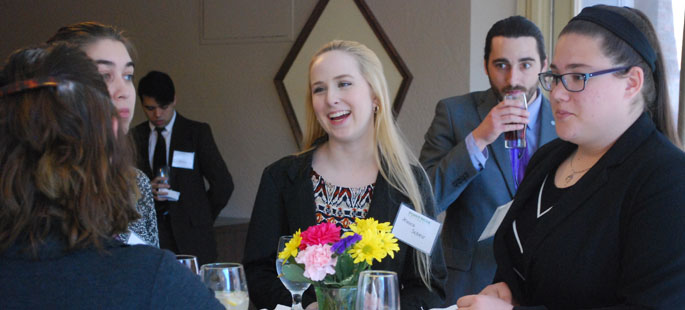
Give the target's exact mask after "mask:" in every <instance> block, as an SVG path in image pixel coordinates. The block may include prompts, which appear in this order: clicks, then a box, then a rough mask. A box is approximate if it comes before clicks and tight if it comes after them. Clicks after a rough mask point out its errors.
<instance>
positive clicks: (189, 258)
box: [176, 254, 198, 274]
mask: <svg viewBox="0 0 685 310" xmlns="http://www.w3.org/2000/svg"><path fill="white" fill-rule="evenodd" d="M176 260H177V261H178V262H179V263H181V265H183V266H186V267H187V268H188V269H190V271H192V272H193V273H194V274H198V270H197V257H196V256H193V255H185V254H178V255H176Z"/></svg>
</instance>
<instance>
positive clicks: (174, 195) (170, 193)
mask: <svg viewBox="0 0 685 310" xmlns="http://www.w3.org/2000/svg"><path fill="white" fill-rule="evenodd" d="M160 191H163V192H166V194H165V195H162V194H160V195H159V198H166V199H167V200H169V201H178V198H180V197H181V192H177V191H175V190H172V189H169V188H164V189H161V190H160Z"/></svg>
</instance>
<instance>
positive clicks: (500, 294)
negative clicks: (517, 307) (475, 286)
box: [457, 282, 514, 310]
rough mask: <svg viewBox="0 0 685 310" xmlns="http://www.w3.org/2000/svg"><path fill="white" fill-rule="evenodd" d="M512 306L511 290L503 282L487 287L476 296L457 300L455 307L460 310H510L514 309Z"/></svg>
mask: <svg viewBox="0 0 685 310" xmlns="http://www.w3.org/2000/svg"><path fill="white" fill-rule="evenodd" d="M513 304H514V302H513V298H512V296H511V290H510V289H509V286H508V285H507V284H506V283H504V282H499V283H495V284H491V285H488V286H486V287H485V288H484V289H483V290H482V291H480V293H479V294H478V295H468V296H464V297H462V298H459V300H457V307H459V309H460V310H461V309H469V310H476V309H493V310H500V309H501V310H510V309H513V308H514V306H513Z"/></svg>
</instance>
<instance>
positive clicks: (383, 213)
mask: <svg viewBox="0 0 685 310" xmlns="http://www.w3.org/2000/svg"><path fill="white" fill-rule="evenodd" d="M393 190H394V189H393V188H390V185H389V184H388V182H386V181H385V179H384V178H383V176H382V175H381V173H380V172H378V175H377V176H376V186H375V187H374V189H373V197H372V199H371V205H370V206H369V212H368V213H367V214H366V218H374V219H375V220H377V221H379V222H380V220H379V219H387V220H389V221H391V222H392V221H395V217H394V216H393V211H395V212H394V213H397V212H396V210H398V209H399V205H400V201H393V200H392V195H390V191H393ZM393 225H394V224H393Z"/></svg>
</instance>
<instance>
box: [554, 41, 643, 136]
mask: <svg viewBox="0 0 685 310" xmlns="http://www.w3.org/2000/svg"><path fill="white" fill-rule="evenodd" d="M601 42H602V41H601V39H598V38H593V37H589V36H586V35H580V34H574V33H569V34H565V35H562V36H561V37H560V38H559V42H558V43H557V47H556V49H555V53H554V61H553V62H552V64H551V65H550V69H551V71H552V72H553V73H556V74H564V73H571V72H575V73H592V72H597V71H600V70H606V69H611V68H614V67H617V66H618V65H616V64H613V62H612V61H611V59H609V58H608V57H606V56H605V55H604V54H603V52H602V50H601V48H600V46H601ZM637 70H638V69H636V68H635V67H633V68H632V69H631V70H630V72H629V74H627V75H626V76H625V77H621V76H617V75H615V74H605V75H600V76H596V77H592V78H590V79H588V80H587V81H586V84H585V89H584V90H583V91H581V92H569V91H568V90H566V89H565V88H564V86H563V85H562V83H561V81H559V83H557V84H556V85H554V84H553V86H552V90H551V92H550V98H549V99H550V102H551V104H552V111H553V112H554V119H555V121H556V130H557V134H558V135H559V137H560V138H561V139H563V140H566V141H570V142H573V143H575V144H578V145H597V146H601V145H608V144H610V143H613V141H615V139H617V138H618V137H619V136H620V135H621V134H622V133H623V131H625V129H627V128H628V127H629V126H630V124H632V123H633V122H634V121H635V119H637V117H638V116H639V115H640V113H641V109H640V108H639V107H640V106H639V105H637V104H634V102H633V101H634V100H635V96H636V95H637V94H639V88H640V86H641V84H639V85H636V82H635V80H636V79H635V78H630V77H631V76H632V77H634V76H635V75H636V73H635V71H637ZM640 72H641V71H640Z"/></svg>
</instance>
